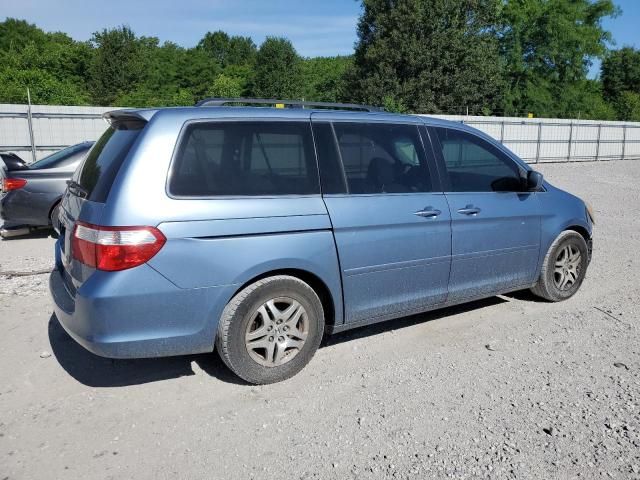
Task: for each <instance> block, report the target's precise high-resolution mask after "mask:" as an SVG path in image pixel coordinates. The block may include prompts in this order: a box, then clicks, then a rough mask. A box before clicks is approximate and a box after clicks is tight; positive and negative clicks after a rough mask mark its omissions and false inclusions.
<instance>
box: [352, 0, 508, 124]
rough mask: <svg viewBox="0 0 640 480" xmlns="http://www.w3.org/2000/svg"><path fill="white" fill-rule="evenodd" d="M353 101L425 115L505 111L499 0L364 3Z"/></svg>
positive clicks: (372, 0) (370, 0) (375, 0)
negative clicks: (502, 104)
mask: <svg viewBox="0 0 640 480" xmlns="http://www.w3.org/2000/svg"><path fill="white" fill-rule="evenodd" d="M362 3H363V7H364V10H363V13H362V16H361V17H360V20H359V22H358V43H357V45H356V50H355V58H354V68H353V69H352V70H351V72H350V73H349V89H348V92H349V93H348V94H347V95H346V97H345V99H349V100H357V101H361V102H365V103H372V104H378V105H380V104H387V105H393V106H395V108H396V109H401V110H403V109H408V110H409V111H413V112H420V113H427V112H433V113H460V112H461V111H463V110H465V109H466V108H467V107H468V108H469V111H471V112H473V113H482V112H486V113H489V112H490V111H492V110H494V109H496V108H498V107H499V105H500V93H501V89H502V82H501V78H502V63H501V61H500V58H499V56H498V45H497V42H496V36H495V32H494V28H493V27H494V25H495V22H496V15H497V11H498V0H459V1H455V2H454V1H450V0H397V1H393V2H391V1H388V0H363V2H362Z"/></svg>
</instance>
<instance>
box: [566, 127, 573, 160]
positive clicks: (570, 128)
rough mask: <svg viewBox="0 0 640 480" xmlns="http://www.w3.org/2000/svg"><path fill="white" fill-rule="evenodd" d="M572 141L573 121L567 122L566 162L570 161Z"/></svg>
mask: <svg viewBox="0 0 640 480" xmlns="http://www.w3.org/2000/svg"><path fill="white" fill-rule="evenodd" d="M572 143H573V122H571V123H569V151H568V154H567V162H570V161H571V145H572Z"/></svg>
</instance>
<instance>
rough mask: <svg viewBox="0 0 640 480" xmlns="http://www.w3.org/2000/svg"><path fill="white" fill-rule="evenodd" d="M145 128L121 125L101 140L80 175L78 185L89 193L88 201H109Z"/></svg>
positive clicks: (137, 124)
mask: <svg viewBox="0 0 640 480" xmlns="http://www.w3.org/2000/svg"><path fill="white" fill-rule="evenodd" d="M145 124H146V123H145V122H142V121H127V122H120V123H117V124H115V125H112V126H110V127H109V128H108V129H107V131H105V132H104V133H103V134H102V136H101V137H100V138H99V139H98V141H97V142H96V143H95V145H94V146H93V148H92V149H91V150H90V151H89V154H88V155H87V158H86V159H85V161H84V163H83V164H82V167H81V169H80V170H79V174H78V175H77V177H78V180H77V182H78V183H79V184H80V186H81V187H82V188H83V189H84V190H85V191H86V194H87V199H88V200H91V201H92V202H100V203H104V202H105V201H106V200H107V196H108V195H109V191H110V190H111V186H112V185H113V181H114V180H115V178H116V175H117V174H118V171H119V170H120V167H121V166H122V162H124V159H125V158H126V157H127V154H128V153H129V150H131V146H132V145H133V143H134V142H135V141H136V139H137V138H138V135H140V132H141V131H142V129H143V128H144V126H145Z"/></svg>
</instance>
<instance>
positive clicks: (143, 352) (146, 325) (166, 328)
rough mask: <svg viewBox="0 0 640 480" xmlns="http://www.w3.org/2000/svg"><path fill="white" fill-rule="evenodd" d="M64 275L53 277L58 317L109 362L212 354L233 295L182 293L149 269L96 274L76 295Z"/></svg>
mask: <svg viewBox="0 0 640 480" xmlns="http://www.w3.org/2000/svg"><path fill="white" fill-rule="evenodd" d="M114 274H115V275H114ZM120 274H122V275H120ZM118 275H119V277H118ZM64 276H65V273H64V270H63V268H62V267H61V266H60V265H57V266H56V269H55V270H54V271H53V272H51V275H50V277H49V290H50V292H51V296H52V298H53V304H54V310H55V314H56V317H57V318H58V320H59V322H60V324H61V325H62V327H63V328H64V329H65V330H66V332H67V333H68V334H69V335H70V336H71V337H72V338H73V339H74V340H75V341H76V342H78V343H79V344H80V345H82V346H83V347H84V348H86V349H87V350H89V351H90V352H92V353H94V354H96V355H99V356H102V357H108V358H144V357H164V356H172V355H184V354H192V353H202V352H210V351H212V350H213V345H214V341H215V333H216V330H217V325H218V319H219V318H220V314H221V313H222V309H223V308H224V305H225V304H226V301H227V298H226V296H225V295H227V294H228V295H229V296H230V295H231V294H232V293H233V287H232V286H225V287H212V288H203V289H190V290H185V289H179V288H177V287H176V286H175V285H173V284H172V283H170V282H169V281H168V280H166V279H165V278H164V277H162V276H161V275H160V274H158V273H157V272H156V271H155V270H153V269H152V268H151V267H149V266H148V265H142V266H140V267H136V268H134V269H131V270H125V271H123V272H95V274H94V275H93V276H92V277H91V278H89V280H87V281H86V282H85V283H84V284H83V285H82V286H81V287H80V288H78V289H77V290H76V291H75V292H74V293H72V291H73V290H74V289H73V288H72V287H71V288H70V287H69V286H68V283H67V282H68V280H65V278H64ZM127 277H128V278H127Z"/></svg>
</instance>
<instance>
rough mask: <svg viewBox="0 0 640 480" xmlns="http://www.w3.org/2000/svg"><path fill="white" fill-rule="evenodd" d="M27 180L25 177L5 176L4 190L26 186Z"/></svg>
mask: <svg viewBox="0 0 640 480" xmlns="http://www.w3.org/2000/svg"><path fill="white" fill-rule="evenodd" d="M26 184H27V181H26V180H25V179H24V178H3V179H2V191H3V192H10V191H11V190H18V189H20V188H22V187H24V186H25V185H26Z"/></svg>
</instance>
